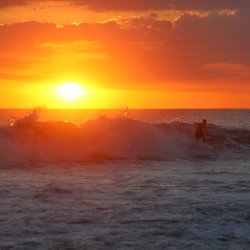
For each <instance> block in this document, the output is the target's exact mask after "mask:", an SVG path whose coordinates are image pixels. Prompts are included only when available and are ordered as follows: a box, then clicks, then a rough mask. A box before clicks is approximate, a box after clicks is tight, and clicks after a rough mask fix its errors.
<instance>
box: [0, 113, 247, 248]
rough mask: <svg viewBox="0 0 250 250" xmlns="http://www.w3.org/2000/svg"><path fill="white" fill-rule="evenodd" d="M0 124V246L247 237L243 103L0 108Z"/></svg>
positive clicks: (214, 243)
mask: <svg viewBox="0 0 250 250" xmlns="http://www.w3.org/2000/svg"><path fill="white" fill-rule="evenodd" d="M203 119H206V120H207V129H206V133H205V142H203V141H202V140H199V141H197V140H196V138H195V129H196V125H195V124H194V123H196V122H201V121H202V120H203ZM0 124H1V126H0V201H1V202H0V249H18V250H19V249H25V250H26V249H27V250H29V249H32V250H33V249H97V250H98V249H100V250H102V249H104V250H106V249H107V250H110V249H111V250H112V249H114V250H116V249H121V250H128V249H129V250H130V249H131V250H137V249H152V250H153V249H164V250H165V249H173V250H175V249H202V250H203V249H204V250H206V249H232V250H233V249H237V250H240V249H246V250H247V249H249V248H250V236H249V232H250V154H249V153H250V110H248V109H245V110H235V109H226V110H153V109H152V110H126V109H125V110H42V109H34V110H6V109H5V110H0Z"/></svg>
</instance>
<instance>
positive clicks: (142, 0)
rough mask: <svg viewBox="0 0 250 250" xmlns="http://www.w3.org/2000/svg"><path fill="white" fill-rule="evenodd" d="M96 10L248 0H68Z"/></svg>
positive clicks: (236, 5)
mask: <svg viewBox="0 0 250 250" xmlns="http://www.w3.org/2000/svg"><path fill="white" fill-rule="evenodd" d="M68 2H69V3H71V4H75V5H82V6H85V7H88V8H89V9H92V10H97V11H138V10H140V11H144V10H169V9H176V10H218V9H244V8H250V2H249V0H237V1H236V0H216V1H214V0H213V1H211V0H157V1H154V0H126V1H117V0H105V1H103V0H95V1H93V0H68Z"/></svg>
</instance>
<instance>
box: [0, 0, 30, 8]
mask: <svg viewBox="0 0 250 250" xmlns="http://www.w3.org/2000/svg"><path fill="white" fill-rule="evenodd" d="M26 4H27V0H1V1H0V8H6V7H12V6H18V5H26Z"/></svg>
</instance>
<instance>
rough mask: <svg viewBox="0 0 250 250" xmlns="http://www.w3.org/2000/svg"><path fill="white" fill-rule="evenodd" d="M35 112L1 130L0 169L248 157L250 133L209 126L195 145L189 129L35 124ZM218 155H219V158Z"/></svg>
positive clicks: (132, 123)
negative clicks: (229, 154) (237, 154)
mask: <svg viewBox="0 0 250 250" xmlns="http://www.w3.org/2000/svg"><path fill="white" fill-rule="evenodd" d="M38 117H39V111H37V110H35V111H33V112H32V113H31V114H30V115H28V116H25V117H23V118H20V119H16V120H12V121H11V123H10V124H9V126H5V127H1V128H0V157H1V166H8V165H18V164H29V163H30V164H32V163H42V162H45V163H46V162H65V161H77V162H86V161H91V160H100V159H109V160H110V159H149V160H150V159H151V160H167V159H179V158H183V159H192V158H197V157H201V158H202V157H204V158H210V157H218V156H219V155H221V153H222V152H225V151H227V150H230V152H231V151H232V150H238V151H239V150H241V151H242V152H243V151H244V150H245V151H248V152H249V148H250V147H249V146H250V131H248V130H242V129H228V128H222V127H220V126H216V125H212V124H209V125H208V135H207V141H206V143H203V142H197V141H196V139H195V137H194V129H195V127H194V126H193V124H188V123H181V122H179V121H175V122H172V123H164V124H150V123H146V122H143V121H140V120H134V119H129V118H125V117H116V118H108V117H106V116H99V117H97V118H95V119H91V120H87V121H85V122H83V123H82V124H76V123H73V122H65V121H57V122H51V121H45V122H42V121H39V120H38ZM218 152H219V153H218Z"/></svg>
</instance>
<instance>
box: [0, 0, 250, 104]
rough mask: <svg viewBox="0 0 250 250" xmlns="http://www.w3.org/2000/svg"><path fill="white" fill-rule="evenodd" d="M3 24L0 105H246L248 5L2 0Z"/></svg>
mask: <svg viewBox="0 0 250 250" xmlns="http://www.w3.org/2000/svg"><path fill="white" fill-rule="evenodd" d="M118 2H119V3H118ZM0 23H1V25H0V38H1V39H0V87H1V92H0V108H33V107H37V106H45V107H48V108H123V107H124V106H129V107H130V108H250V94H249V93H250V85H249V83H250V46H249V44H250V3H248V2H247V1H244V0H238V1H235V0H218V1H211V0H203V1H197V0H190V1H186V0H178V1H174V0H159V1H153V0H127V1H124V2H121V1H117V0H106V1H103V0H95V1H93V0H92V1H91V0H63V1H61V0H50V1H46V0H44V1H39V0H31V1H30V0H1V2H0ZM65 82H76V83H79V84H80V85H82V86H83V87H84V88H85V89H86V90H87V91H86V93H85V94H84V95H83V96H82V98H80V99H79V100H76V101H71V102H69V101H66V100H63V99H62V98H61V97H60V96H59V95H58V93H57V91H56V89H57V87H58V85H60V84H63V83H65Z"/></svg>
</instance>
